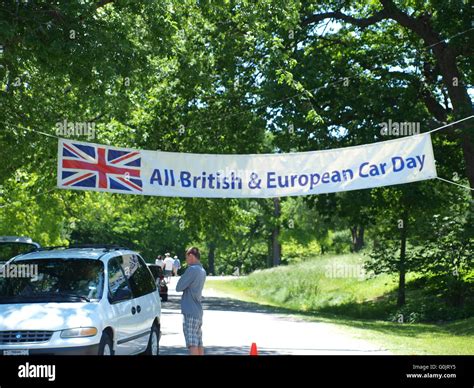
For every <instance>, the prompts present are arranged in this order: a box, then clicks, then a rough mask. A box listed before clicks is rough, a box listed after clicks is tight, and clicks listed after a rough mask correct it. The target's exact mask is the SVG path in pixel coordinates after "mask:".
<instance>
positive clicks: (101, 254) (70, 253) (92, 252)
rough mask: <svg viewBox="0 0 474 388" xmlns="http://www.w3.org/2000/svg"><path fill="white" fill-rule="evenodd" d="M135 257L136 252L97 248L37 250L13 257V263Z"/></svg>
mask: <svg viewBox="0 0 474 388" xmlns="http://www.w3.org/2000/svg"><path fill="white" fill-rule="evenodd" d="M130 254H134V255H136V254H137V252H133V251H130V250H126V249H125V250H113V251H109V250H107V249H97V248H71V249H51V250H39V251H34V252H30V253H25V254H24V255H20V256H17V257H15V259H14V260H15V261H17V260H18V261H19V260H33V259H35V260H40V259H91V260H94V259H96V260H99V259H102V260H106V259H110V258H112V257H116V256H121V255H130Z"/></svg>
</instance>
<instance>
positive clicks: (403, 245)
mask: <svg viewBox="0 0 474 388" xmlns="http://www.w3.org/2000/svg"><path fill="white" fill-rule="evenodd" d="M402 222H403V225H402V229H401V233H400V262H399V277H398V298H397V306H398V307H402V306H403V305H405V301H406V297H405V283H406V279H405V277H406V249H407V227H408V212H407V210H406V209H405V210H404V211H403V216H402Z"/></svg>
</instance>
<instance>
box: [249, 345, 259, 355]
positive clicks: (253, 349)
mask: <svg viewBox="0 0 474 388" xmlns="http://www.w3.org/2000/svg"><path fill="white" fill-rule="evenodd" d="M250 355H251V356H258V350H257V344H256V343H255V342H252V346H251V347H250Z"/></svg>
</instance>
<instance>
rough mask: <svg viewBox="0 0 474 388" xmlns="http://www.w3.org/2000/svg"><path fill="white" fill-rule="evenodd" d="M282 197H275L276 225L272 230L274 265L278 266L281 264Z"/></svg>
mask: <svg viewBox="0 0 474 388" xmlns="http://www.w3.org/2000/svg"><path fill="white" fill-rule="evenodd" d="M280 215H281V209H280V198H273V216H274V217H275V226H274V227H273V232H272V259H273V260H272V265H273V267H277V266H279V265H280V264H281V244H280V241H279V240H280Z"/></svg>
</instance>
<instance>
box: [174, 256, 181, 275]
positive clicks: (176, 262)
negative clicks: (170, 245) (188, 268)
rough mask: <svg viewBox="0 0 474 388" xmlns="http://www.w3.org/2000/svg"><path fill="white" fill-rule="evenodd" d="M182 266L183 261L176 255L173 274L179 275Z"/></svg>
mask: <svg viewBox="0 0 474 388" xmlns="http://www.w3.org/2000/svg"><path fill="white" fill-rule="evenodd" d="M180 268H181V262H180V261H179V259H178V256H175V257H174V263H173V275H174V276H178V270H179V269H180Z"/></svg>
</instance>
